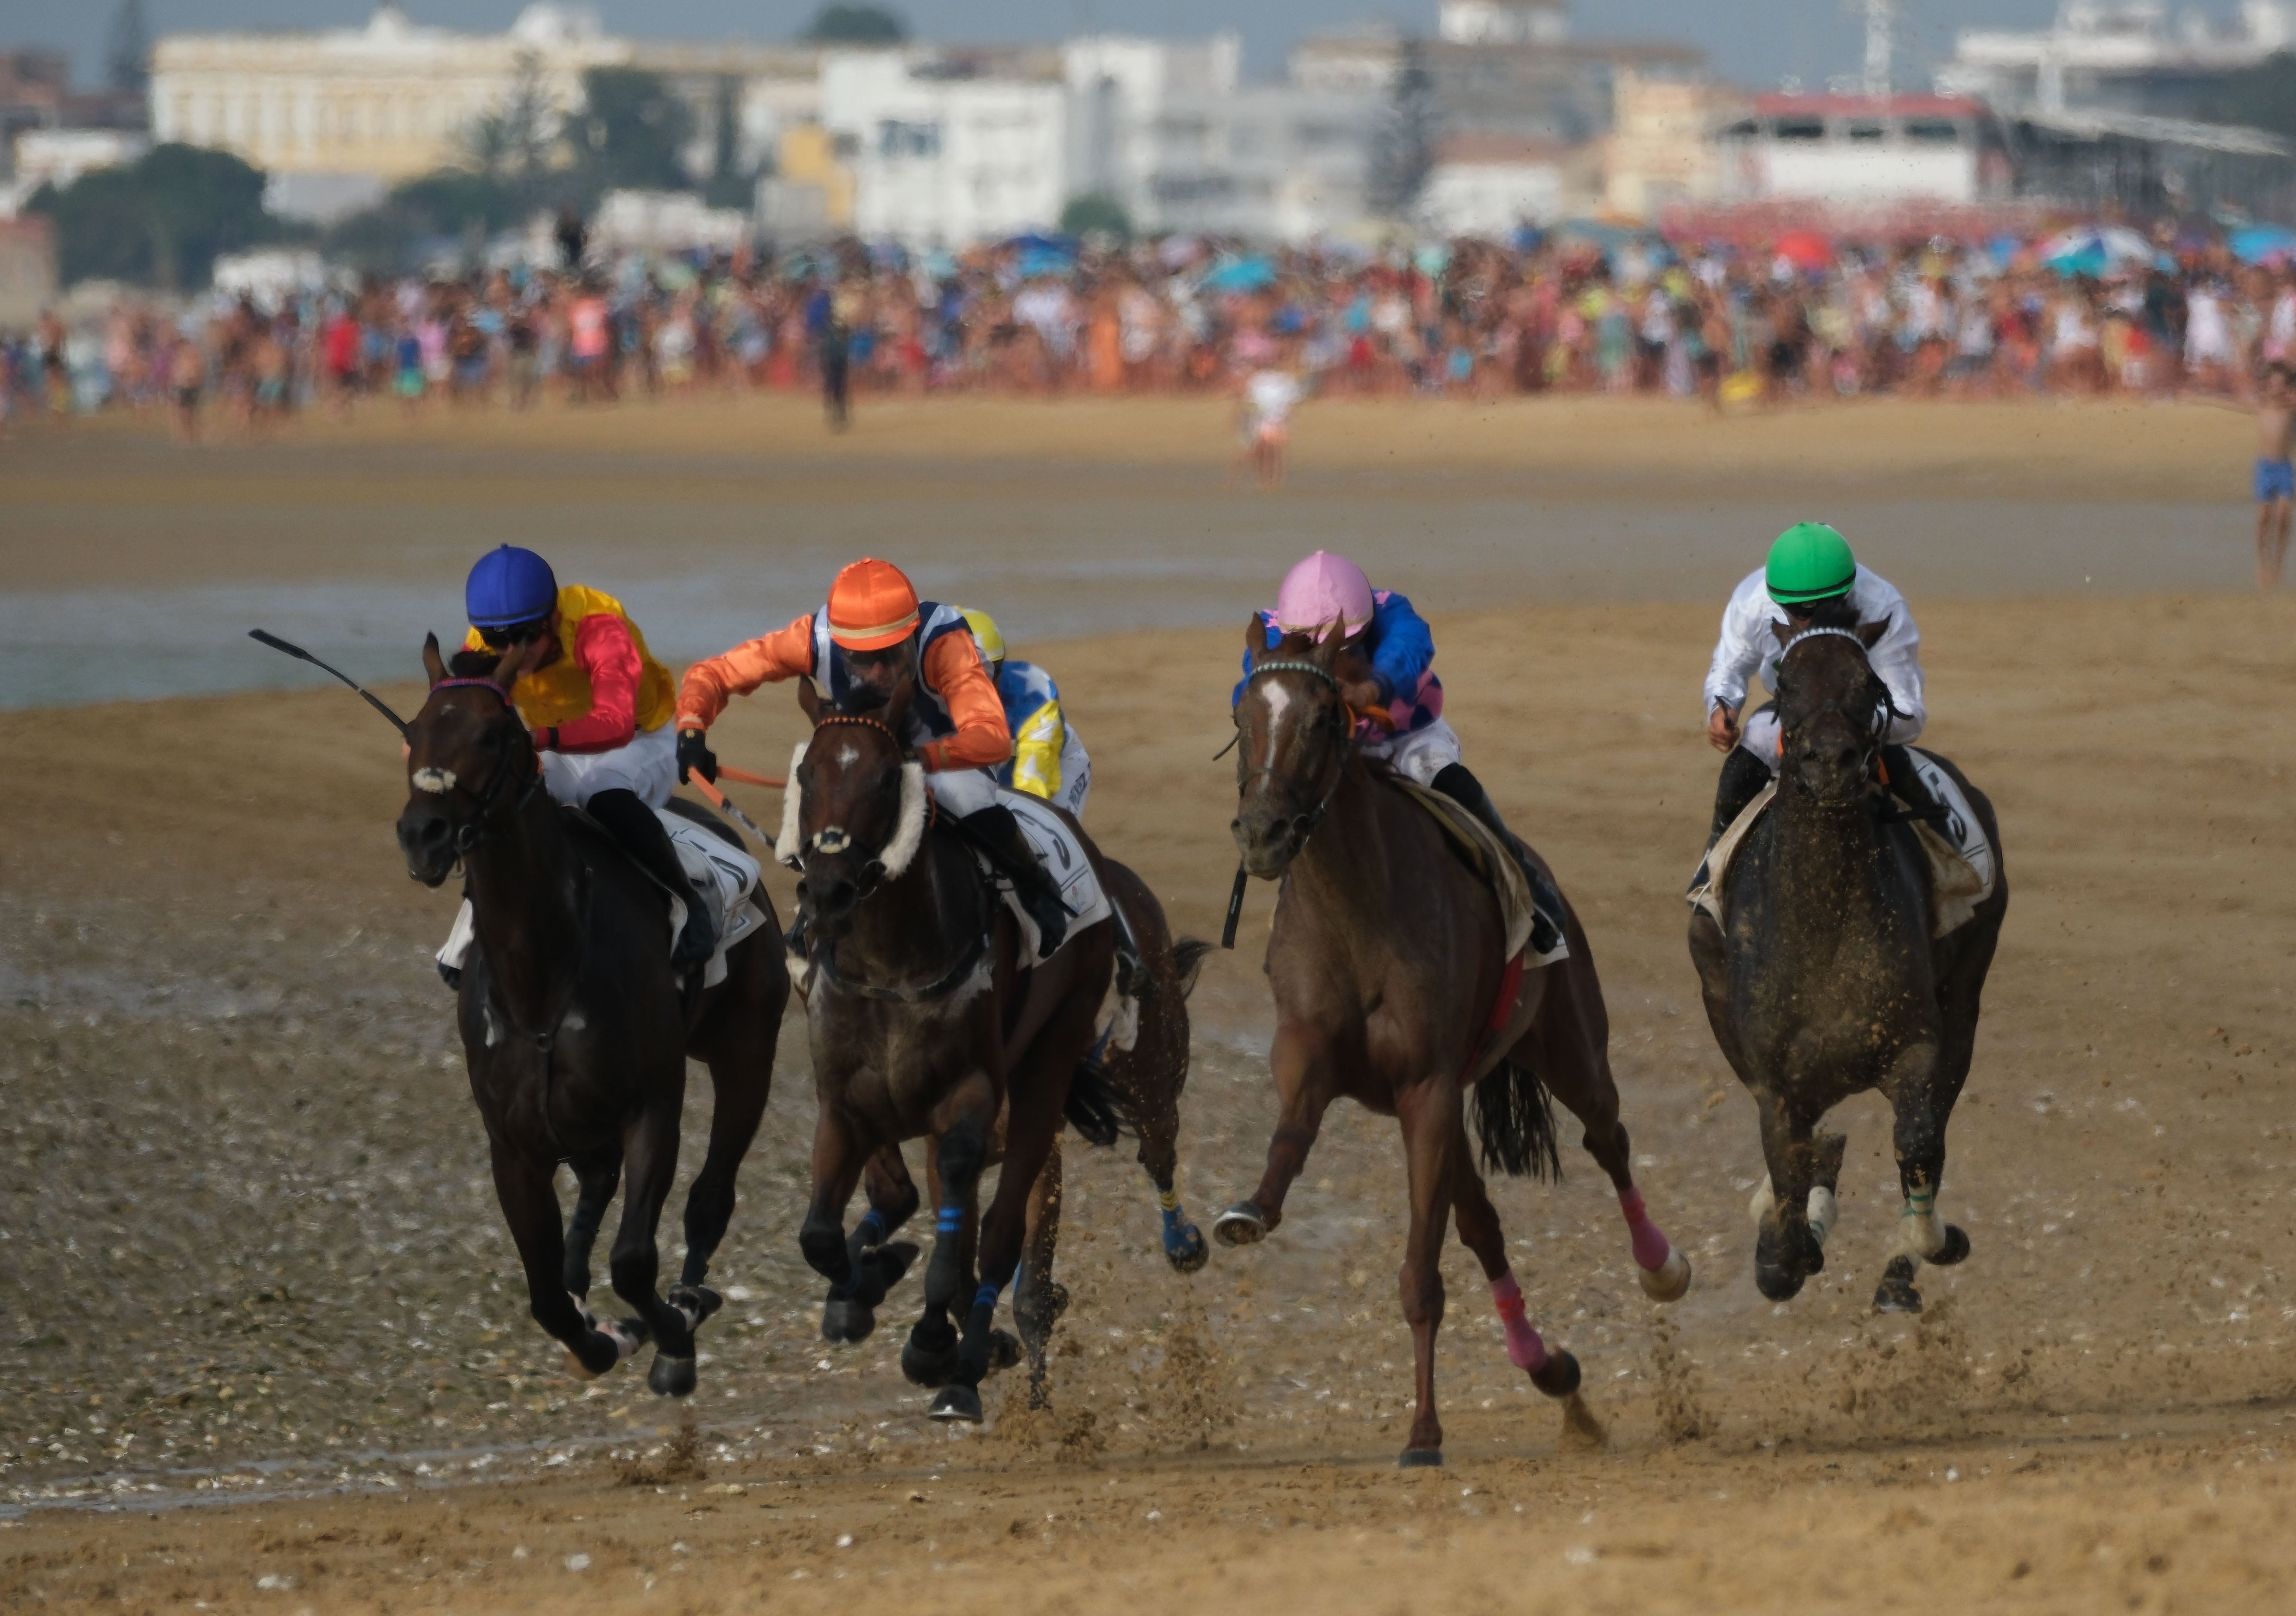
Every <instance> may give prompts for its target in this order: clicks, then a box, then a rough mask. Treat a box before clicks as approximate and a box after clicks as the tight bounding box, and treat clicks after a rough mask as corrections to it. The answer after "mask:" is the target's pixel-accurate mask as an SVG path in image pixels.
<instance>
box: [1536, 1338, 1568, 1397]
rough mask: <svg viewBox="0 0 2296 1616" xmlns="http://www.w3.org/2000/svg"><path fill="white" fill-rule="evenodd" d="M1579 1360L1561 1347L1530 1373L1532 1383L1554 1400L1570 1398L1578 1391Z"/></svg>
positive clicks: (1548, 1355)
mask: <svg viewBox="0 0 2296 1616" xmlns="http://www.w3.org/2000/svg"><path fill="white" fill-rule="evenodd" d="M1530 1383H1531V1384H1532V1385H1534V1386H1536V1387H1538V1389H1539V1390H1541V1391H1543V1392H1545V1393H1546V1395H1547V1396H1549V1397H1553V1398H1564V1397H1569V1396H1570V1394H1571V1393H1572V1392H1574V1391H1576V1390H1579V1360H1578V1359H1577V1358H1573V1357H1571V1356H1570V1354H1569V1353H1568V1352H1565V1351H1564V1350H1562V1348H1560V1347H1557V1348H1556V1349H1554V1351H1552V1352H1550V1353H1548V1354H1547V1355H1546V1362H1545V1363H1543V1364H1541V1365H1540V1366H1538V1368H1536V1369H1534V1370H1532V1371H1531V1372H1530Z"/></svg>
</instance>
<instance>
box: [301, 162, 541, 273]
mask: <svg viewBox="0 0 2296 1616" xmlns="http://www.w3.org/2000/svg"><path fill="white" fill-rule="evenodd" d="M533 207H534V202H533V200H532V198H531V197H530V196H529V195H528V194H526V193H524V192H522V191H521V189H520V188H518V187H516V186H513V185H507V184H505V183H504V182H503V181H501V180H499V179H496V178H494V177H493V176H489V175H485V174H473V173H471V171H470V170H468V169H465V168H437V169H433V170H432V171H431V172H430V173H429V174H425V175H422V176H418V177H416V178H414V179H410V180H406V181H403V182H402V183H400V184H399V185H394V186H392V187H391V191H390V194H389V195H388V196H386V197H384V198H383V199H382V201H380V202H378V203H376V204H375V205H374V206H373V207H372V208H367V209H361V210H360V211H359V212H357V213H355V214H353V215H351V216H350V217H348V218H345V219H340V220H338V221H336V223H335V224H334V225H332V226H330V227H329V229H328V231H327V233H326V235H325V237H324V246H325V248H326V250H327V252H328V254H329V256H331V257H333V258H344V259H347V260H348V261H349V262H350V263H351V264H352V265H353V266H355V267H357V268H359V269H362V270H365V271H366V272H367V273H369V274H373V275H397V274H399V273H401V272H402V271H404V270H406V269H407V268H409V267H411V260H412V259H413V258H414V254H415V252H416V250H418V249H419V248H421V247H422V245H423V244H424V243H426V242H437V241H439V240H441V239H443V238H461V239H463V240H464V241H471V240H472V239H473V238H475V240H476V241H478V242H484V241H485V240H486V238H487V237H488V236H490V235H492V234H495V233H496V232H497V231H500V230H506V229H508V228H510V227H511V226H513V225H515V224H517V223H518V222H519V221H520V220H521V219H523V218H524V217H527V215H528V214H529V213H530V212H531V211H532V210H533Z"/></svg>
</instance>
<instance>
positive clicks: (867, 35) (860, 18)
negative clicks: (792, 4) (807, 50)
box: [799, 0, 909, 45]
mask: <svg viewBox="0 0 2296 1616" xmlns="http://www.w3.org/2000/svg"><path fill="white" fill-rule="evenodd" d="M799 37H800V38H804V39H808V40H810V41H811V42H812V43H814V44H816V45H898V44H900V43H901V41H902V40H904V39H906V38H907V37H909V25H908V21H907V20H906V18H904V17H903V16H902V15H901V13H900V12H897V11H894V10H892V9H891V8H890V7H888V6H882V5H841V4H835V0H830V3H829V4H824V5H823V6H822V8H821V9H820V10H819V11H817V12H815V13H814V14H813V24H812V26H811V27H809V28H808V29H806V30H805V32H804V33H803V34H802V35H800V36H799Z"/></svg>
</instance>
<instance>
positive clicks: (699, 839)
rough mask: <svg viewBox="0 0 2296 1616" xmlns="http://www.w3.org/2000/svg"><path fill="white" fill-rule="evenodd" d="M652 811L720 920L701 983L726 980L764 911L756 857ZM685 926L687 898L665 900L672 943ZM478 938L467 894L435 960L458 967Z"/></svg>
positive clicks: (665, 813) (703, 830)
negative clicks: (730, 960) (733, 954)
mask: <svg viewBox="0 0 2296 1616" xmlns="http://www.w3.org/2000/svg"><path fill="white" fill-rule="evenodd" d="M654 812H655V814H657V815H658V816H660V819H661V826H662V829H664V830H665V831H668V833H669V843H670V845H671V846H672V847H674V848H676V849H677V861H678V862H679V863H680V864H682V865H685V879H686V881H687V882H689V883H690V884H691V885H692V886H693V890H694V892H695V894H696V895H697V896H698V897H699V898H701V901H702V902H703V903H705V904H707V905H709V912H710V914H711V915H712V916H713V917H714V918H715V919H716V921H717V952H716V953H715V954H713V955H711V956H709V965H708V966H707V967H706V968H705V969H704V970H703V972H702V973H701V985H702V986H703V987H705V988H715V987H716V986H717V984H718V983H720V982H722V981H724V980H726V950H727V949H728V948H731V947H733V946H734V944H735V943H738V942H740V941H741V940H742V939H743V938H745V937H747V936H749V935H750V932H752V931H756V930H757V929H758V927H759V926H762V925H764V924H765V923H766V913H765V911H764V910H763V909H760V908H759V907H758V905H757V901H756V900H757V892H758V861H757V860H756V859H754V858H752V857H750V855H749V854H747V853H746V852H744V851H742V849H740V848H737V847H735V846H734V845H733V844H732V843H731V842H729V841H726V840H724V839H723V838H722V837H719V836H718V835H717V834H716V833H713V832H711V831H710V830H709V829H708V828H707V827H706V826H703V825H700V824H695V823H694V822H693V820H691V819H685V818H681V817H679V816H677V815H676V814H673V813H670V812H668V811H667V810H666V809H662V808H656V809H655V810H654ZM684 930H685V901H684V900H683V899H681V898H671V899H670V900H669V940H670V941H671V943H672V944H675V943H676V941H677V934H678V933H679V932H680V931H684ZM477 939H478V924H477V922H476V920H475V918H474V917H473V916H472V915H471V900H470V899H469V898H464V899H463V906H462V907H461V908H460V909H457V910H456V911H455V924H454V927H453V929H452V930H450V931H448V932H447V945H446V947H443V948H441V949H439V964H442V965H444V966H446V967H447V969H449V970H451V971H460V970H461V969H462V968H463V959H464V957H465V956H468V955H469V953H470V951H471V943H473V942H474V941H476V940H477Z"/></svg>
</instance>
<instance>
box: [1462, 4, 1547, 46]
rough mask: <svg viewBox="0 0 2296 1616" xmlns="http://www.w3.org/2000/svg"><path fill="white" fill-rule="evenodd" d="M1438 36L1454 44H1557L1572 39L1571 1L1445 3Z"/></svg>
mask: <svg viewBox="0 0 2296 1616" xmlns="http://www.w3.org/2000/svg"><path fill="white" fill-rule="evenodd" d="M1435 33H1436V37H1439V38H1441V39H1447V40H1449V41H1450V42H1451V43H1452V44H1454V45H1558V44H1560V43H1562V41H1563V40H1565V39H1568V38H1569V37H1570V0H1443V4H1441V6H1440V7H1439V8H1438V10H1437V12H1436V14H1435Z"/></svg>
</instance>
